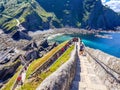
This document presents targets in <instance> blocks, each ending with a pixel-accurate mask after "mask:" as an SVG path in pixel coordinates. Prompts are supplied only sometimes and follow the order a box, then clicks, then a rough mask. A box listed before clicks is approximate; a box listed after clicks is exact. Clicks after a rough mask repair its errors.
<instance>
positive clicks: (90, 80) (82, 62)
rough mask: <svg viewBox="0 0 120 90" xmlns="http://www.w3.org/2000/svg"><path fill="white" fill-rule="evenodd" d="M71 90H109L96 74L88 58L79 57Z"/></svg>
mask: <svg viewBox="0 0 120 90" xmlns="http://www.w3.org/2000/svg"><path fill="white" fill-rule="evenodd" d="M71 90H108V89H107V87H106V86H105V85H104V84H103V83H102V81H101V80H100V79H99V77H98V76H97V75H96V73H95V72H94V69H93V67H92V66H91V64H90V63H89V61H88V59H87V57H86V56H82V55H79V58H78V61H77V71H76V75H75V78H74V80H73V83H72V85H71Z"/></svg>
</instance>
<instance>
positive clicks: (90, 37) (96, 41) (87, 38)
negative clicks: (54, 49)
mask: <svg viewBox="0 0 120 90" xmlns="http://www.w3.org/2000/svg"><path fill="white" fill-rule="evenodd" d="M99 34H100V35H104V34H105V35H110V36H111V37H112V39H108V38H99V37H95V35H94V34H87V35H83V34H75V35H62V36H57V37H55V38H54V39H52V40H51V41H56V42H58V43H62V42H64V41H66V40H70V39H71V38H73V37H79V38H82V41H83V42H84V43H85V45H86V46H89V47H91V48H94V49H99V50H102V51H103V52H105V53H108V54H110V55H113V56H116V57H118V58H120V33H99Z"/></svg>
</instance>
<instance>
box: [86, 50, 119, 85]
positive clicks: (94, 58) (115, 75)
mask: <svg viewBox="0 0 120 90" xmlns="http://www.w3.org/2000/svg"><path fill="white" fill-rule="evenodd" d="M85 51H86V52H87V53H88V54H89V55H90V56H91V57H92V59H93V60H95V61H96V62H97V63H98V64H99V65H100V66H101V67H102V68H103V69H104V70H105V71H106V72H107V73H109V74H110V75H111V76H112V77H113V78H115V79H116V81H117V82H119V83H120V74H119V73H118V72H116V71H115V70H113V69H111V68H110V67H108V66H107V65H105V64H104V63H103V62H101V61H100V60H99V59H98V58H96V57H95V56H93V55H91V54H90V53H89V52H88V51H87V50H85Z"/></svg>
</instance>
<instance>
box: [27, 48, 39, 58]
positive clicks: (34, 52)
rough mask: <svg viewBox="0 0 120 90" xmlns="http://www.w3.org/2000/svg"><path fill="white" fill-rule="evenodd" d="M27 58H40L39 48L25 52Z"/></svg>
mask: <svg viewBox="0 0 120 90" xmlns="http://www.w3.org/2000/svg"><path fill="white" fill-rule="evenodd" d="M25 58H26V60H34V59H37V58H39V52H38V51H37V50H29V51H27V52H26V54H25Z"/></svg>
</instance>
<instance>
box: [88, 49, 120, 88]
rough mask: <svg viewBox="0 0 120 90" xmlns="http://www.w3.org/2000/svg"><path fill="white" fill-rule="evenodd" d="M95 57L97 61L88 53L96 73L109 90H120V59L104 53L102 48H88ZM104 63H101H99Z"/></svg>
mask: <svg viewBox="0 0 120 90" xmlns="http://www.w3.org/2000/svg"><path fill="white" fill-rule="evenodd" d="M86 50H87V51H88V52H89V53H91V52H92V53H91V55H92V56H93V57H96V58H97V59H96V60H97V61H98V62H96V61H95V60H94V59H93V58H91V56H90V55H87V57H88V59H89V60H90V62H91V64H92V66H93V67H94V70H95V72H96V74H97V75H98V76H99V77H100V79H101V80H102V81H103V83H104V84H105V85H106V86H107V87H108V88H109V90H120V59H119V58H116V57H113V56H111V55H108V54H106V53H103V52H102V51H100V50H94V49H91V48H88V47H87V48H86ZM99 62H100V63H102V64H101V65H102V66H101V65H100V64H99Z"/></svg>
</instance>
